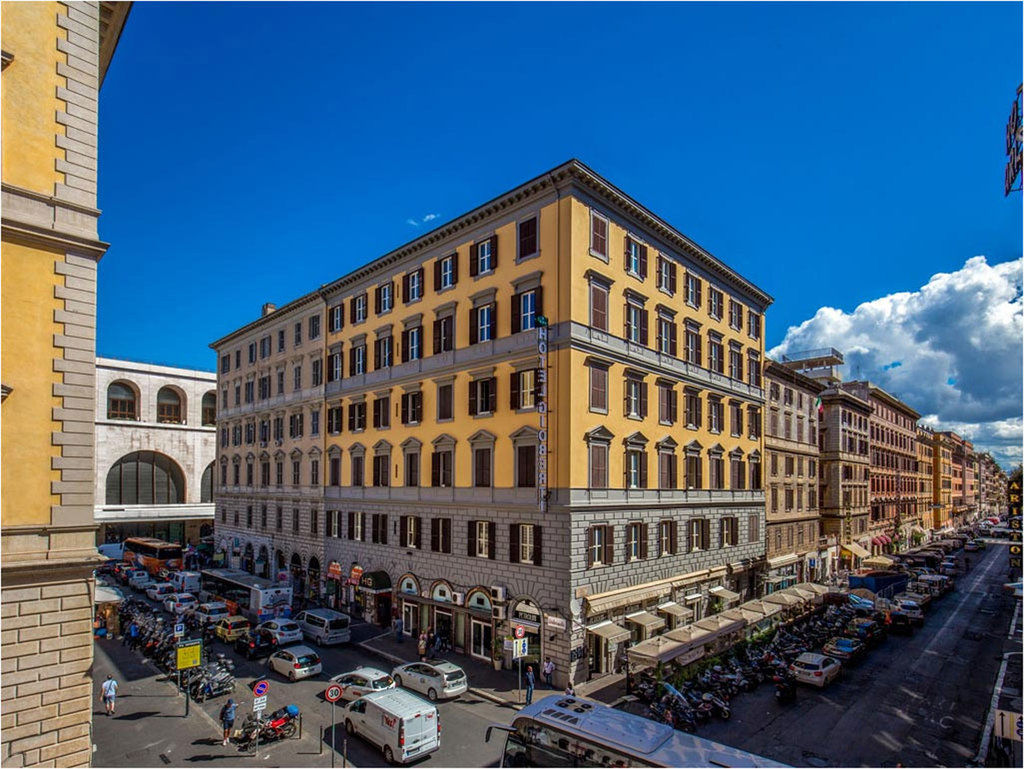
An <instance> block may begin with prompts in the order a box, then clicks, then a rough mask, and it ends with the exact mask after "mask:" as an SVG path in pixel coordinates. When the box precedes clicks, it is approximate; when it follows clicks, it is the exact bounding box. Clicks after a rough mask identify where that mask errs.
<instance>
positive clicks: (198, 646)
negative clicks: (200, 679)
mask: <svg viewBox="0 0 1024 769" xmlns="http://www.w3.org/2000/svg"><path fill="white" fill-rule="evenodd" d="M202 655H203V642H202V640H200V639H198V638H197V639H195V640H193V641H179V642H178V646H177V663H178V670H185V669H187V668H197V667H199V663H200V660H201V658H202Z"/></svg>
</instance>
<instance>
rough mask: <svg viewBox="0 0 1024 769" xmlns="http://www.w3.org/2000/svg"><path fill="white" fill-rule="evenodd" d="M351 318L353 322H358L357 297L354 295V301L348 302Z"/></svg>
mask: <svg viewBox="0 0 1024 769" xmlns="http://www.w3.org/2000/svg"><path fill="white" fill-rule="evenodd" d="M348 313H349V320H350V321H351V322H352V323H355V322H356V298H355V297H352V301H351V302H349V304H348Z"/></svg>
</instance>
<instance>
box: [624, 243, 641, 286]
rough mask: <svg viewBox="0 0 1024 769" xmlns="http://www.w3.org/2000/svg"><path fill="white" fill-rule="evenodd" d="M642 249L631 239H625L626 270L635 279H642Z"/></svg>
mask: <svg viewBox="0 0 1024 769" xmlns="http://www.w3.org/2000/svg"><path fill="white" fill-rule="evenodd" d="M642 248H643V247H642V246H641V245H640V244H639V243H637V242H636V241H635V240H633V239H632V238H626V270H627V272H629V273H630V274H632V275H635V276H637V277H642V270H643V251H642Z"/></svg>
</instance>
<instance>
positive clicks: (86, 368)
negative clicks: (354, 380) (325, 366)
mask: <svg viewBox="0 0 1024 769" xmlns="http://www.w3.org/2000/svg"><path fill="white" fill-rule="evenodd" d="M129 6H130V4H129V3H96V2H89V3H85V2H81V3H79V2H51V3H11V2H4V3H3V4H2V6H0V24H2V32H0V38H2V40H3V56H2V70H3V75H2V77H3V88H2V100H3V104H2V109H0V114H2V121H3V122H2V129H0V130H2V134H3V163H2V170H3V192H2V196H3V199H2V204H0V205H2V207H3V246H2V249H0V253H2V260H3V266H2V269H0V275H2V280H3V324H2V327H3V328H2V334H3V337H2V341H0V348H2V349H3V391H2V402H3V418H2V419H0V425H2V431H3V432H2V439H0V445H2V456H0V473H2V483H3V502H2V520H3V526H2V530H0V549H2V554H3V558H2V562H3V573H2V582H3V590H2V602H3V645H2V649H0V653H2V656H3V727H2V729H3V731H2V737H0V742H2V746H3V753H2V761H3V764H4V765H5V766H55V765H57V766H88V765H89V764H90V763H91V761H92V740H91V739H90V734H91V731H90V730H91V720H92V711H93V701H94V700H93V698H94V697H95V689H94V688H93V685H92V658H93V640H92V608H93V593H94V585H95V582H94V580H93V577H92V571H93V569H94V568H95V567H96V565H97V563H98V562H99V557H98V555H97V553H96V539H95V538H96V524H95V523H94V521H93V474H94V457H93V451H94V449H93V445H94V442H93V440H94V439H93V434H94V424H93V423H94V407H93V403H94V398H95V376H96V373H95V371H96V368H95V343H96V272H97V263H98V262H99V260H100V258H101V257H102V256H103V254H104V252H105V251H106V249H107V246H108V244H107V243H104V242H103V241H102V240H100V238H99V234H98V231H97V226H98V224H97V223H98V219H99V214H100V212H99V210H98V209H97V207H96V205H97V200H96V181H97V178H96V168H97V158H98V154H97V149H96V147H97V139H98V133H99V131H98V117H97V101H98V98H99V88H100V84H101V83H102V82H103V77H104V75H105V73H106V71H107V67H108V65H109V64H110V60H111V57H112V56H113V53H114V48H115V47H116V45H117V40H118V38H119V36H120V34H121V29H122V27H123V25H124V22H125V19H126V17H127V15H128V9H129Z"/></svg>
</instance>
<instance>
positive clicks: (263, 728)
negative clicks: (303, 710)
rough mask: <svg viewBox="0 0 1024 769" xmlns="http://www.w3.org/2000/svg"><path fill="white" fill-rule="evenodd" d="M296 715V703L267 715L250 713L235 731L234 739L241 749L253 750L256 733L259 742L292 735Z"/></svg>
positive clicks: (297, 714)
mask: <svg viewBox="0 0 1024 769" xmlns="http://www.w3.org/2000/svg"><path fill="white" fill-rule="evenodd" d="M298 717H299V708H298V707H297V706H296V705H286V706H285V707H283V708H280V709H279V710H275V711H274V712H273V713H271V714H270V715H269V716H263V715H262V714H261V715H260V716H256V715H255V714H253V713H250V714H249V715H248V716H246V718H245V722H244V723H243V724H242V726H241V728H240V729H239V730H238V731H236V732H235V736H234V740H235V742H236V743H238V744H239V745H240V746H241V747H242V749H243V750H253V749H254V748H255V747H256V737H257V735H259V741H260V742H261V743H267V742H273V741H274V740H281V739H287V738H288V737H292V736H294V734H295V732H296V730H297V728H298V726H297V724H296V723H295V722H296V720H297V719H298Z"/></svg>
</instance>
